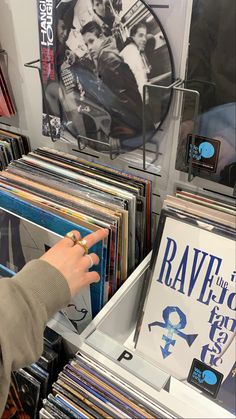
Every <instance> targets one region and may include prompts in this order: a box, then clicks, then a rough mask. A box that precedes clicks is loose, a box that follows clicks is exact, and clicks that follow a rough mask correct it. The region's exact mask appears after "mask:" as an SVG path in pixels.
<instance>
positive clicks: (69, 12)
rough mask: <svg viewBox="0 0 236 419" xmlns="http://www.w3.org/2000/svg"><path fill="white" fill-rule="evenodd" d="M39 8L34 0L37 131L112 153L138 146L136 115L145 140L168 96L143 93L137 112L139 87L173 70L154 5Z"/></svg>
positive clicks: (129, 1)
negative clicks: (39, 84)
mask: <svg viewBox="0 0 236 419" xmlns="http://www.w3.org/2000/svg"><path fill="white" fill-rule="evenodd" d="M46 3H47V2H46V0H38V21H39V40H40V52H41V63H42V76H43V84H44V89H45V95H46V103H44V112H43V134H44V135H48V136H50V135H51V133H52V134H53V137H54V138H59V137H60V135H61V136H63V135H64V134H66V133H70V134H71V136H72V137H74V139H75V141H73V140H71V141H72V142H75V144H77V140H78V139H80V140H81V141H82V142H81V144H82V145H86V146H89V147H90V148H91V149H94V150H97V151H100V152H102V153H106V154H109V153H112V154H113V155H119V154H121V153H126V152H128V151H131V150H134V149H139V148H140V147H142V145H143V136H142V130H143V111H144V114H145V127H146V131H147V139H146V140H147V141H150V142H152V138H153V135H154V133H155V132H156V130H157V129H158V128H159V127H160V125H161V123H162V122H163V120H164V119H165V117H166V115H167V112H168V109H169V105H170V100H171V95H170V92H166V93H165V94H163V92H157V91H155V92H154V91H153V89H148V92H147V93H146V98H145V105H144V108H143V103H144V92H143V87H144V85H145V84H147V83H149V84H162V85H165V86H167V85H169V84H171V82H172V81H173V73H174V69H173V60H172V56H171V51H170V47H169V43H168V39H167V37H166V34H165V32H164V29H163V27H162V25H161V23H160V21H159V20H158V18H157V15H156V13H155V12H154V11H155V8H153V9H152V8H151V7H149V6H148V3H147V2H145V1H143V0H102V1H101V2H97V1H94V0H88V1H86V2H84V1H83V0H70V1H58V0H53V1H52V2H51V3H50V7H47V4H46ZM51 6H52V7H51ZM153 10H154V11H153ZM46 25H47V27H48V30H47V31H46V30H45V27H46ZM114 76H115V78H114ZM47 114H48V115H49V116H48V115H47ZM49 120H50V122H51V132H50V127H49ZM153 141H154V140H153ZM154 143H155V141H154Z"/></svg>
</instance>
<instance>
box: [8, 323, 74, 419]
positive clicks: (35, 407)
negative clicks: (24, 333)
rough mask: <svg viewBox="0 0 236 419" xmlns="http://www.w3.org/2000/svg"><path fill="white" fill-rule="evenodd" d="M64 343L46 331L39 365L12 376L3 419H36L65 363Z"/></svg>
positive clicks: (33, 365) (55, 335)
mask: <svg viewBox="0 0 236 419" xmlns="http://www.w3.org/2000/svg"><path fill="white" fill-rule="evenodd" d="M64 356H65V355H64V347H63V340H62V337H61V336H60V335H58V334H57V333H56V332H54V331H53V330H51V329H49V328H48V327H46V329H45V331H44V346H43V353H42V355H41V356H40V358H39V359H38V361H37V362H35V363H33V364H32V365H29V366H27V367H25V368H21V369H19V370H17V371H15V372H14V373H12V379H11V386H10V391H9V395H8V400H7V403H6V407H5V411H4V413H3V416H2V417H3V418H13V417H14V418H16V417H22V418H23V417H24V419H36V418H38V417H39V410H40V409H41V407H42V402H43V400H44V398H45V397H47V395H48V393H49V392H50V391H51V388H52V384H53V382H54V381H55V379H56V377H57V375H58V372H59V371H60V370H61V368H62V367H63V365H65V362H66V361H65V359H64V363H62V360H63V358H64Z"/></svg>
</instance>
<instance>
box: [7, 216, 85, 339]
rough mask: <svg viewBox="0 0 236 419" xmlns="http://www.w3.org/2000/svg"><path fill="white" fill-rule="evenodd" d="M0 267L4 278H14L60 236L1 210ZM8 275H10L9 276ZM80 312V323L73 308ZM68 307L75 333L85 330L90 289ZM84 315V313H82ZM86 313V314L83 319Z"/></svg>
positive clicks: (65, 310)
mask: <svg viewBox="0 0 236 419" xmlns="http://www.w3.org/2000/svg"><path fill="white" fill-rule="evenodd" d="M0 225H1V232H0V264H1V265H0V266H2V267H3V268H2V271H3V272H5V275H4V276H12V275H11V274H13V273H14V274H15V273H17V272H18V271H20V270H21V269H22V268H23V267H24V266H25V264H26V263H27V262H30V261H31V260H34V259H38V258H40V257H41V256H42V255H43V254H44V253H45V251H47V250H48V249H49V248H50V247H52V246H53V245H54V244H56V243H57V242H58V241H59V240H60V238H61V236H60V235H58V234H55V233H53V232H52V231H51V230H49V229H45V228H43V227H40V226H39V225H37V224H34V223H32V222H30V221H27V219H23V218H21V217H19V216H17V215H15V214H12V213H10V212H8V211H5V210H3V209H1V208H0ZM8 273H9V275H8ZM72 304H73V306H74V307H75V308H74V310H77V315H79V313H80V316H79V317H80V321H79V320H78V322H76V323H75V322H74V321H73V318H72V314H71V311H72V310H71V308H69V307H71V305H72ZM69 307H66V308H64V309H63V310H62V312H63V313H64V314H65V316H66V317H67V318H68V319H69V320H70V321H71V322H72V324H73V325H74V326H76V327H75V328H76V331H81V330H83V329H84V328H85V327H86V326H87V325H88V324H89V322H90V321H91V320H92V308H91V296H90V289H89V287H88V288H85V289H83V290H82V291H81V293H80V294H78V295H77V296H75V297H74V298H73V299H72V301H71V303H70V304H69ZM81 313H82V314H81ZM83 313H86V315H85V316H84V314H83Z"/></svg>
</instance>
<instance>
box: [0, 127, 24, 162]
mask: <svg viewBox="0 0 236 419" xmlns="http://www.w3.org/2000/svg"><path fill="white" fill-rule="evenodd" d="M29 151H30V143H29V139H28V137H26V136H25V135H22V134H19V133H16V132H13V131H9V130H5V129H0V170H4V169H6V167H7V166H8V164H9V163H10V162H11V161H12V160H16V159H19V158H20V157H22V156H23V155H24V154H27V153H28V152H29Z"/></svg>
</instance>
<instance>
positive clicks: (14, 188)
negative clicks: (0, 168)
mask: <svg viewBox="0 0 236 419" xmlns="http://www.w3.org/2000/svg"><path fill="white" fill-rule="evenodd" d="M3 176H5V178H4V177H3ZM3 176H0V184H1V185H2V186H4V187H5V188H6V189H7V190H9V191H10V192H11V193H14V194H16V195H18V196H20V197H22V198H24V200H25V201H27V202H31V203H33V204H35V203H37V206H38V207H40V208H44V209H48V210H50V211H51V212H53V213H54V214H58V215H63V216H64V217H66V218H67V219H69V220H70V221H74V222H79V223H80V225H81V226H84V227H87V228H89V229H91V230H92V231H97V229H98V228H99V227H103V228H108V229H109V230H110V240H109V243H108V240H107V239H106V240H104V258H103V265H104V272H106V275H105V284H104V287H105V288H104V297H103V301H104V303H105V302H107V299H108V295H110V296H111V295H112V290H113V286H116V282H117V281H116V280H115V278H114V269H113V270H110V268H111V267H113V268H114V267H115V266H116V265H117V264H118V263H119V264H120V265H121V262H120V260H123V263H122V265H121V266H122V274H123V276H122V279H123V280H124V279H126V278H127V262H126V261H127V257H128V252H127V246H126V248H125V249H123V247H122V253H121V256H120V259H119V258H118V254H117V251H118V248H117V243H116V241H117V233H116V229H117V228H118V229H120V228H122V227H123V228H125V225H124V226H123V224H124V223H123V221H122V216H123V215H124V214H121V213H118V212H116V213H114V212H113V217H110V219H107V221H106V220H105V221H106V222H105V221H104V218H105V217H104V214H102V215H101V216H100V219H99V218H96V217H98V214H96V213H95V218H94V217H91V216H90V215H89V216H87V215H86V213H85V212H84V213H81V212H79V210H78V209H77V207H78V206H77V205H73V204H72V196H67V200H66V199H62V198H61V199H58V198H56V197H55V195H56V194H57V192H58V191H56V190H51V194H49V193H47V194H45V193H43V188H44V189H45V188H46V187H43V186H42V188H41V186H40V185H39V184H38V187H39V189H36V186H37V184H36V183H34V182H30V181H27V180H26V179H23V182H24V184H23V188H22V178H18V177H17V176H15V175H13V174H11V173H9V172H4V173H3ZM27 182H28V183H27ZM18 184H19V185H20V187H19V186H18ZM29 184H30V185H33V186H29ZM25 188H26V189H25ZM47 189H49V190H50V188H47ZM27 190H29V191H31V190H32V193H31V192H27ZM35 190H36V191H37V192H36V195H35ZM65 196H66V195H65V194H64V198H65ZM58 202H59V204H58ZM60 202H61V203H62V204H63V205H61V204H60ZM90 212H91V211H90V210H89V209H88V210H87V213H88V214H89V213H90ZM120 217H121V218H120ZM112 231H113V234H112ZM111 234H112V236H111ZM120 234H121V232H120ZM125 234H126V235H127V233H126V231H125V230H124V232H123V231H122V237H124V240H121V243H122V244H127V240H125V237H126V236H125ZM112 239H113V240H112ZM108 244H109V246H108ZM105 249H106V252H105ZM117 269H118V266H117ZM91 287H93V284H91ZM110 288H111V289H110ZM109 289H110V293H109V292H108V291H109ZM115 290H116V288H115ZM105 294H106V295H107V297H106V298H105Z"/></svg>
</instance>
